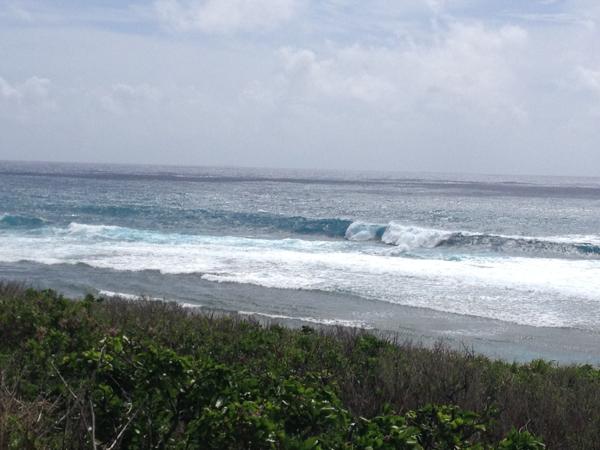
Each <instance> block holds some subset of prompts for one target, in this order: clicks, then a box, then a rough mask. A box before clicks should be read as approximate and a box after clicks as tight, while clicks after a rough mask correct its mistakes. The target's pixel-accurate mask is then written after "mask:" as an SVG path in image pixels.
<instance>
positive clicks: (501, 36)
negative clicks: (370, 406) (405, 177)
mask: <svg viewBox="0 0 600 450" xmlns="http://www.w3.org/2000/svg"><path fill="white" fill-rule="evenodd" d="M0 160H43V161H77V162H112V163H150V164H175V165H210V166H215V165H216V166H253V167H287V168H322V169H344V170H347V169H369V170H395V171H429V172H462V173H467V172H476V173H506V174H542V175H570V176H572V175H584V176H600V2H598V0H370V1H364V0H155V1H151V0H148V1H139V0H43V1H41V0H23V1H20V0H0Z"/></svg>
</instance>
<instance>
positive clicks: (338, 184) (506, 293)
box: [0, 162, 600, 332]
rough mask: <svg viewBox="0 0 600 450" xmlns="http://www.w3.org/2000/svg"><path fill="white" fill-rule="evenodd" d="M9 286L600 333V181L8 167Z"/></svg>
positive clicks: (272, 311)
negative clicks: (440, 316) (409, 313)
mask: <svg viewBox="0 0 600 450" xmlns="http://www.w3.org/2000/svg"><path fill="white" fill-rule="evenodd" d="M0 278H2V279H25V280H29V281H32V282H35V283H38V284H39V285H54V286H55V285H58V286H59V287H60V288H62V289H64V290H69V289H70V290H73V291H91V292H107V291H110V292H119V293H125V294H129V295H139V294H147V295H150V296H158V297H161V298H171V299H175V300H179V301H182V302H187V303H194V304H195V303H201V304H205V305H208V306H211V307H217V308H219V307H220V308H223V309H229V310H235V311H243V312H245V313H255V314H262V315H265V316H269V315H271V316H274V317H297V318H301V319H305V320H307V321H315V322H323V323H339V324H342V325H356V326H366V327H376V326H379V325H380V324H381V323H382V321H383V320H387V322H386V323H390V321H389V318H390V317H391V315H392V313H393V311H395V309H394V308H395V307H396V306H397V305H401V306H406V307H412V308H423V309H426V310H430V311H435V312H441V313H450V314H456V315H460V316H465V317H477V318H481V319H492V320H497V321H500V322H503V323H512V324H520V325H528V326H534V327H551V328H572V329H581V330H589V331H593V332H596V331H600V180H598V179H577V178H574V179H565V178H539V177H537V178H536V177H501V176H494V177H491V176H483V175H481V176H475V175H468V176H467V175H464V176H458V175H443V174H389V173H338V172H306V171H290V170H288V171H286V170H266V169H236V168H230V169H216V168H176V167H151V166H106V165H65V164H42V163H15V162H3V163H0ZM157 280H159V281H158V282H157ZM150 281H152V282H150ZM150 286H152V288H150ZM226 286H228V287H227V288H226ZM231 286H235V289H234V290H232V289H231ZM219 287H221V288H222V289H219ZM257 288H262V289H263V291H261V292H266V291H264V290H265V289H266V290H269V292H270V294H269V295H262V297H264V298H262V299H261V298H257V294H256V292H257V291H256V290H255V289H257ZM233 291H235V295H233V296H232V292H233ZM286 292H287V293H288V294H289V293H291V292H294V293H295V294H294V296H293V298H294V301H293V302H292V303H290V302H289V301H282V300H279V299H281V298H282V296H285V295H286ZM302 292H312V293H319V295H321V294H322V295H325V296H328V297H323V296H320V297H314V296H313V297H311V296H307V295H298V293H302ZM258 297H261V295H258ZM290 298H291V297H290ZM314 298H319V299H320V300H314ZM323 298H327V299H335V300H331V301H324V300H323ZM311 299H312V300H311ZM344 299H346V300H344Z"/></svg>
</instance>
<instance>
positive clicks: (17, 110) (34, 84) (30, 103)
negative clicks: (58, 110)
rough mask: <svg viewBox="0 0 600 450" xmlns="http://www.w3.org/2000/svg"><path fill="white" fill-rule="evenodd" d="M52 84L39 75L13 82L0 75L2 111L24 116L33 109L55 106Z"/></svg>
mask: <svg viewBox="0 0 600 450" xmlns="http://www.w3.org/2000/svg"><path fill="white" fill-rule="evenodd" d="M50 84H51V83H50V80H48V79H47V78H40V77H37V76H33V77H31V78H28V79H26V80H25V81H22V82H17V83H12V84H11V83H9V82H8V81H6V80H5V79H4V78H2V77H0V112H4V113H7V114H12V115H16V116H19V117H22V116H23V115H24V114H27V113H28V112H31V111H33V110H39V109H43V108H54V107H55V106H56V103H55V101H54V99H53V98H52V97H51V95H50Z"/></svg>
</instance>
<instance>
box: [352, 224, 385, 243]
mask: <svg viewBox="0 0 600 450" xmlns="http://www.w3.org/2000/svg"><path fill="white" fill-rule="evenodd" d="M384 227H385V225H380V224H376V223H368V222H353V223H352V224H350V226H349V227H348V228H347V229H346V234H345V236H344V237H345V238H346V239H348V240H349V241H374V240H376V239H377V234H378V232H379V231H380V230H381V229H382V228H384Z"/></svg>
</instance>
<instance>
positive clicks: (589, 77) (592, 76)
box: [577, 66, 600, 96]
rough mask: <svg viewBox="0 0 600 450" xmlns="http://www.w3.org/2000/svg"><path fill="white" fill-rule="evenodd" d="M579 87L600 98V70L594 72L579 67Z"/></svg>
mask: <svg viewBox="0 0 600 450" xmlns="http://www.w3.org/2000/svg"><path fill="white" fill-rule="evenodd" d="M577 75H578V81H579V85H580V86H581V87H582V88H584V89H586V90H588V91H591V92H593V93H594V94H596V95H598V96H600V70H592V69H589V68H587V67H583V66H579V67H577Z"/></svg>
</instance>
